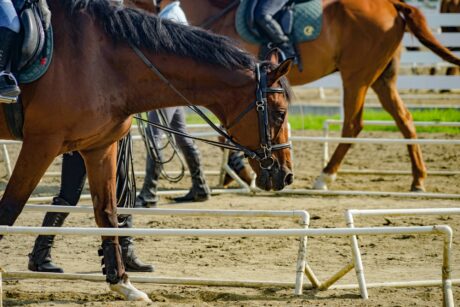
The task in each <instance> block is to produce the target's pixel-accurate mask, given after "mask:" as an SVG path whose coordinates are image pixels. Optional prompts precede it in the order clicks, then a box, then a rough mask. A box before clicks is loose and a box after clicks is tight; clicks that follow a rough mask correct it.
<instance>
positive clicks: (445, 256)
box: [345, 208, 460, 306]
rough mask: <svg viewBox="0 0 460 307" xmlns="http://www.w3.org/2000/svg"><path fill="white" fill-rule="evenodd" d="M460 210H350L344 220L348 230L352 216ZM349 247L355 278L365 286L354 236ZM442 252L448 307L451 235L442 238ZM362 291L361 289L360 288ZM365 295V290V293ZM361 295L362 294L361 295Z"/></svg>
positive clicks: (453, 210)
mask: <svg viewBox="0 0 460 307" xmlns="http://www.w3.org/2000/svg"><path fill="white" fill-rule="evenodd" d="M459 214H460V208H421V209H364V210H355V209H350V210H346V211H345V220H346V223H347V226H348V227H350V228H353V227H354V220H353V216H355V215H359V216H383V215H386V216H388V215H391V216H407V215H459ZM351 246H352V253H353V259H354V262H355V270H356V276H357V278H358V282H359V284H360V285H361V284H363V285H365V284H366V281H365V277H364V269H363V266H362V260H361V252H360V250H359V245H358V239H357V237H356V236H351ZM443 246H444V252H443V268H442V275H443V278H442V282H443V297H444V304H445V306H450V305H448V304H446V302H447V301H448V300H449V297H450V295H451V294H452V282H451V281H450V280H451V272H452V269H451V267H450V265H449V263H450V257H451V246H452V233H450V234H446V235H445V236H444V245H443ZM361 289H362V288H361ZM365 294H366V295H367V289H366V293H365ZM362 295H363V294H362Z"/></svg>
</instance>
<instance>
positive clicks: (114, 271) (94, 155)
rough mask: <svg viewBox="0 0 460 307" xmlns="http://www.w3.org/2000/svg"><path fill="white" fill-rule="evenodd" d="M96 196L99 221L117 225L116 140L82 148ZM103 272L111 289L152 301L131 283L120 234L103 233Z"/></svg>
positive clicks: (132, 297) (95, 208)
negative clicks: (124, 263)
mask: <svg viewBox="0 0 460 307" xmlns="http://www.w3.org/2000/svg"><path fill="white" fill-rule="evenodd" d="M81 153H82V156H83V158H84V160H85V165H86V171H87V174H88V181H89V186H90V190H91V197H92V200H93V206H94V214H95V217H96V224H97V225H98V226H99V227H109V228H117V227H118V219H117V200H116V157H117V144H116V143H113V144H112V145H110V146H108V147H105V148H100V149H97V150H86V151H82V152H81ZM101 251H102V254H101V256H102V257H103V263H104V264H105V268H104V269H103V273H104V274H105V275H106V281H107V282H108V283H109V284H110V289H111V290H113V291H115V292H118V293H119V294H121V295H123V296H124V297H125V298H126V299H127V300H138V301H150V299H149V298H148V296H147V295H146V294H145V293H144V292H142V291H139V290H137V289H136V288H135V287H133V286H132V285H131V283H130V282H129V279H128V275H127V274H126V273H125V268H124V265H123V259H122V255H121V248H120V244H119V242H118V237H117V236H113V237H111V236H103V237H102V249H101Z"/></svg>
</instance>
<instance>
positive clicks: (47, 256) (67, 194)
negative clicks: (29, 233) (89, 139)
mask: <svg viewBox="0 0 460 307" xmlns="http://www.w3.org/2000/svg"><path fill="white" fill-rule="evenodd" d="M85 179H86V169H85V164H84V162H83V158H82V157H81V155H80V154H79V153H78V152H72V153H66V154H64V155H63V156H62V173H61V189H60V192H59V194H58V196H56V197H55V198H53V203H52V204H53V205H56V206H76V205H77V203H78V201H79V199H80V195H81V192H82V190H83V187H84V185H85ZM68 215H69V214H68V213H61V212H48V213H46V215H45V218H44V219H43V223H42V226H44V227H61V226H62V224H63V223H64V221H65V219H66V218H67V216H68ZM53 243H54V236H52V235H51V236H45V235H41V236H38V237H37V239H36V240H35V245H34V247H33V250H32V252H31V253H30V254H29V265H28V268H29V270H31V271H38V272H56V273H62V272H63V270H62V269H61V268H60V267H58V266H56V265H55V264H54V263H53V262H52V259H51V247H52V246H53Z"/></svg>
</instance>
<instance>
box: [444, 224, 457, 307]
mask: <svg viewBox="0 0 460 307" xmlns="http://www.w3.org/2000/svg"><path fill="white" fill-rule="evenodd" d="M442 230H443V232H444V252H443V257H442V288H443V292H442V296H443V305H444V306H445V307H451V306H452V307H453V306H455V303H454V294H453V292H452V267H451V265H450V261H451V259H450V258H451V256H452V255H451V253H452V230H451V229H449V228H443V229H442Z"/></svg>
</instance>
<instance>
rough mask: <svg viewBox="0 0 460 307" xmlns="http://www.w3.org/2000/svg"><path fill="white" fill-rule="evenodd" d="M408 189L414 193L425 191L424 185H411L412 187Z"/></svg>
mask: <svg viewBox="0 0 460 307" xmlns="http://www.w3.org/2000/svg"><path fill="white" fill-rule="evenodd" d="M410 191H411V192H415V193H424V192H426V190H425V187H423V186H413V187H411V188H410Z"/></svg>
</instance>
